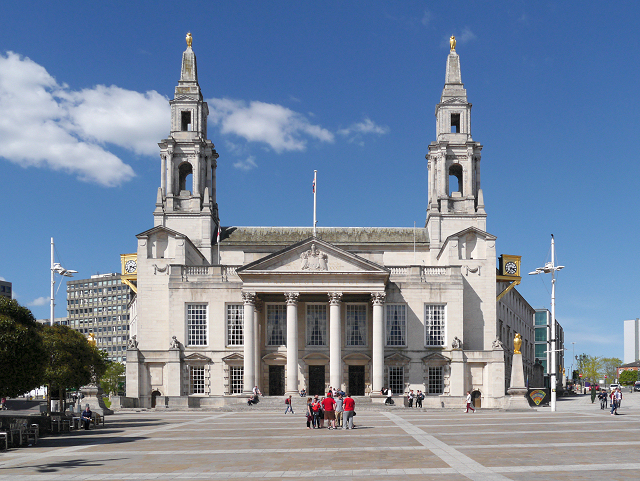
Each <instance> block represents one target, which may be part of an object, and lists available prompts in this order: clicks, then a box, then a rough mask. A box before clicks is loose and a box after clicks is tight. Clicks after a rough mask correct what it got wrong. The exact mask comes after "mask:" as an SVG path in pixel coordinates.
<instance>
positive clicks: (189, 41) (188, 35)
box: [186, 32, 193, 48]
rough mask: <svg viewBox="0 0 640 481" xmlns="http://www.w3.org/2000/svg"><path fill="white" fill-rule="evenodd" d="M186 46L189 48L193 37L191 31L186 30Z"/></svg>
mask: <svg viewBox="0 0 640 481" xmlns="http://www.w3.org/2000/svg"><path fill="white" fill-rule="evenodd" d="M186 40H187V47H188V48H191V42H193V37H192V36H191V32H187V38H186Z"/></svg>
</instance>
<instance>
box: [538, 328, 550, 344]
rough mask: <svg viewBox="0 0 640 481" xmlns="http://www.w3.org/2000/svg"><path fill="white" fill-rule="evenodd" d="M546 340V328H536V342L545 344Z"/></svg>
mask: <svg viewBox="0 0 640 481" xmlns="http://www.w3.org/2000/svg"><path fill="white" fill-rule="evenodd" d="M546 340H547V328H546V327H536V342H545V341H546Z"/></svg>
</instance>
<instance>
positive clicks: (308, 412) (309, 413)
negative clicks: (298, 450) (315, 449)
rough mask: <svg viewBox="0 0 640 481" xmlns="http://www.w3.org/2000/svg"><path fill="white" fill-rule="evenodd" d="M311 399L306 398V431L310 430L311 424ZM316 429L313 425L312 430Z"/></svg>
mask: <svg viewBox="0 0 640 481" xmlns="http://www.w3.org/2000/svg"><path fill="white" fill-rule="evenodd" d="M312 404H313V403H312V402H311V398H310V397H309V398H307V429H311V423H313V408H312ZM315 428H316V425H315V424H314V425H313V429H315Z"/></svg>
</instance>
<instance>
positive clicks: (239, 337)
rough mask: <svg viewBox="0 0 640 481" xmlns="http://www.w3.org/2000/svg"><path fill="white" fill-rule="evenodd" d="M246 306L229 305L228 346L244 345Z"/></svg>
mask: <svg viewBox="0 0 640 481" xmlns="http://www.w3.org/2000/svg"><path fill="white" fill-rule="evenodd" d="M243 329H244V306H243V305H242V304H228V305H227V346H242V345H244V330H243Z"/></svg>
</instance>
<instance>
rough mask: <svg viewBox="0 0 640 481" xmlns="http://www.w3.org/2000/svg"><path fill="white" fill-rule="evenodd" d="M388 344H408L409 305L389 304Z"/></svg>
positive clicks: (387, 306)
mask: <svg viewBox="0 0 640 481" xmlns="http://www.w3.org/2000/svg"><path fill="white" fill-rule="evenodd" d="M386 308H387V346H406V344H407V341H406V334H407V306H406V305H404V304H387V305H386Z"/></svg>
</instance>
